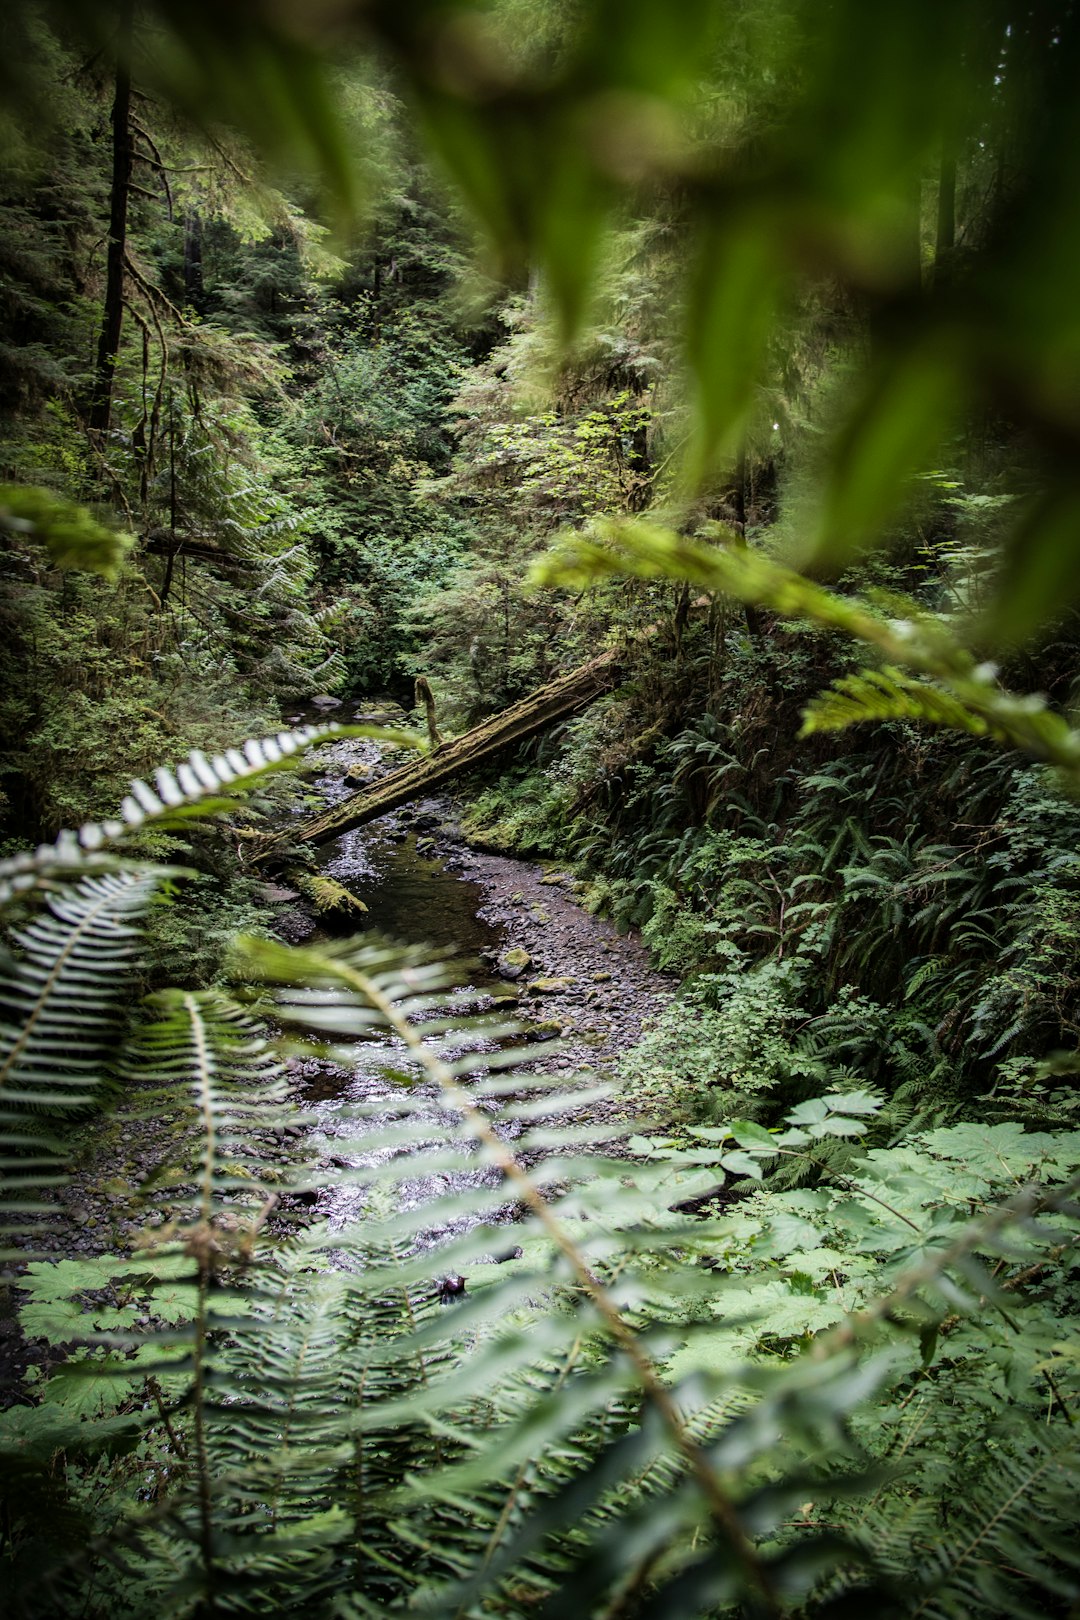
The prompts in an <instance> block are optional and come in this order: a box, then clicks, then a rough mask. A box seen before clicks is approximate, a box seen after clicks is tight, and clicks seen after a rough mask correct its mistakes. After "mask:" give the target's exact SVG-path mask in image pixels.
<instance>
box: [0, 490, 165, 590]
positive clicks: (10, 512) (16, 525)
mask: <svg viewBox="0 0 1080 1620" xmlns="http://www.w3.org/2000/svg"><path fill="white" fill-rule="evenodd" d="M0 529H6V530H7V531H8V533H9V534H11V535H12V536H14V537H15V538H16V539H25V540H32V541H34V542H36V543H37V544H40V545H44V546H45V547H46V549H47V550H48V553H49V560H50V561H51V562H52V564H53V566H54V567H55V568H65V569H72V570H77V571H80V570H81V571H82V572H84V573H91V574H103V575H104V576H105V578H106V579H114V578H115V577H116V574H117V572H118V571H119V569H120V566H121V564H122V563H123V561H124V558H125V557H126V556H127V554H128V552H129V551H130V550H131V547H132V546H133V545H134V543H135V539H134V536H133V535H130V534H120V533H118V532H117V531H116V530H115V529H110V528H109V527H107V525H106V524H104V523H101V522H99V520H98V519H97V518H96V517H94V516H93V514H92V513H91V512H88V511H87V510H86V508H85V507H84V506H76V505H75V504H74V502H72V501H67V500H63V499H62V498H61V497H60V496H58V495H54V494H53V492H52V491H51V490H48V489H38V488H36V487H34V486H32V485H29V484H0Z"/></svg>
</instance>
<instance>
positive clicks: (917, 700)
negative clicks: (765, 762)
mask: <svg viewBox="0 0 1080 1620" xmlns="http://www.w3.org/2000/svg"><path fill="white" fill-rule="evenodd" d="M865 720H878V721H882V720H924V721H927V722H928V723H929V724H930V725H935V726H948V727H950V728H951V729H952V730H953V731H967V732H970V733H972V735H974V736H976V737H985V736H988V735H994V734H995V733H994V729H993V727H992V726H991V724H990V722H989V721H988V720H987V719H986V718H985V717H984V716H983V715H979V714H975V713H973V711H972V710H971V709H969V708H967V707H965V705H964V704H963V703H961V702H960V700H959V698H957V697H954V696H953V694H952V693H951V692H947V691H945V690H944V689H943V688H942V687H939V686H932V685H931V684H930V683H929V681H925V680H917V679H916V678H915V677H914V676H912V675H905V674H904V672H903V670H900V669H897V668H896V667H895V665H891V664H886V665H884V666H883V667H882V668H881V669H863V670H860V671H859V673H858V674H857V675H842V676H840V678H839V679H838V680H835V681H833V683H832V685H831V686H830V687H829V689H828V691H826V692H822V693H821V694H820V695H819V696H818V697H816V698H814V699H813V700H812V702H810V703H808V704H807V706H806V708H805V709H804V710H803V724H802V730H801V731H800V733H799V735H800V737H809V736H812V735H813V733H814V732H817V731H841V730H843V729H844V728H845V727H846V726H853V725H858V724H860V723H861V722H862V721H865Z"/></svg>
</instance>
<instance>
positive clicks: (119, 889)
mask: <svg viewBox="0 0 1080 1620" xmlns="http://www.w3.org/2000/svg"><path fill="white" fill-rule="evenodd" d="M158 882H159V876H158V874H156V873H153V872H149V873H147V872H138V871H134V872H124V871H121V872H109V873H102V874H99V875H97V876H87V877H83V878H82V879H81V880H80V881H79V882H77V883H71V884H64V885H57V886H55V887H54V889H53V890H52V892H50V893H48V894H47V895H46V897H45V905H44V909H43V910H42V911H40V912H39V913H38V914H37V915H36V916H34V917H32V918H31V920H30V921H29V922H28V923H26V924H25V925H24V926H23V927H22V928H20V929H18V930H16V931H15V932H14V934H13V936H12V937H13V944H14V946H15V951H16V953H17V954H14V953H5V960H4V962H3V968H4V972H3V975H2V978H0V1155H2V1156H3V1159H2V1169H3V1182H2V1186H3V1194H2V1197H3V1209H4V1212H5V1214H6V1215H7V1216H9V1217H10V1216H13V1215H19V1216H20V1217H21V1216H23V1215H26V1214H30V1213H33V1212H35V1210H37V1211H38V1212H40V1208H41V1206H39V1205H36V1204H35V1203H33V1202H32V1201H31V1202H27V1201H26V1199H25V1198H24V1197H23V1196H21V1195H22V1194H24V1193H27V1192H30V1193H32V1191H33V1189H34V1188H35V1187H40V1186H42V1185H45V1184H47V1183H55V1182H56V1180H58V1179H59V1176H60V1171H61V1168H62V1164H63V1158H64V1152H65V1149H64V1147H63V1144H62V1142H61V1141H60V1140H59V1139H57V1138H56V1137H53V1136H49V1135H48V1134H47V1129H48V1125H49V1122H50V1121H51V1122H52V1123H53V1125H54V1126H55V1125H56V1124H57V1123H58V1122H59V1121H60V1120H62V1119H64V1118H67V1117H70V1115H71V1113H72V1111H78V1110H85V1109H86V1108H87V1107H89V1106H90V1105H91V1104H92V1103H93V1102H94V1100H95V1098H96V1097H97V1096H98V1095H99V1094H100V1091H101V1088H102V1086H103V1083H104V1082H105V1080H106V1078H107V1076H108V1074H109V1072H110V1067H111V1063H112V1059H113V1055H114V1052H115V1049H116V1046H117V1043H118V1040H119V1037H120V1034H121V1032H122V1030H123V1028H124V1024H125V1021H126V1017H127V1011H128V1006H127V1004H128V1000H129V997H130V992H131V983H132V980H133V979H134V977H135V975H136V974H137V972H138V951H139V943H140V940H141V923H142V921H143V918H144V917H145V914H146V910H147V908H148V906H149V904H150V902H151V900H152V898H153V895H154V892H155V890H156V888H157V886H158Z"/></svg>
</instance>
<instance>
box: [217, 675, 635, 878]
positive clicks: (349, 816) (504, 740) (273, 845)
mask: <svg viewBox="0 0 1080 1620" xmlns="http://www.w3.org/2000/svg"><path fill="white" fill-rule="evenodd" d="M624 657H625V654H624V653H622V652H614V651H612V652H606V653H601V654H600V655H599V657H597V658H593V659H590V661H589V662H588V663H587V664H581V665H580V666H579V667H578V668H577V669H572V670H570V671H568V673H567V674H565V675H560V676H559V678H558V679H557V680H554V681H552V682H550V684H549V685H547V686H542V687H541V688H540V689H539V691H537V692H533V693H531V694H530V695H529V696H528V697H527V698H522V700H521V702H520V703H515V704H514V705H513V707H512V708H509V709H504V710H503V712H502V713H501V714H497V715H494V716H493V717H492V718H491V719H490V720H485V721H484V722H483V724H481V725H479V726H474V727H473V729H472V730H471V731H466V732H465V733H464V735H463V736H461V737H455V738H454V739H453V741H451V742H448V743H443V745H442V746H441V747H440V748H437V749H436V750H435V752H434V753H432V754H425V755H423V756H422V757H421V758H419V759H416V760H413V761H412V762H411V763H410V764H408V765H402V766H401V767H400V769H398V770H396V771H391V773H390V775H389V776H386V777H384V778H383V779H382V781H380V782H376V783H375V785H374V786H373V787H371V788H368V789H364V790H363V791H361V792H359V793H354V794H352V795H351V797H349V798H348V799H343V800H342V802H341V803H340V804H335V805H333V806H332V807H331V808H330V809H329V810H322V811H320V812H319V813H318V814H317V815H313V816H303V817H301V818H300V819H299V820H297V821H293V822H290V823H289V825H288V826H287V827H282V828H281V829H279V830H278V831H277V832H275V833H273V834H270V835H268V836H267V837H265V838H262V839H253V840H252V842H251V843H250V844H249V845H248V849H247V854H248V858H249V859H250V860H252V861H253V862H255V863H256V864H258V865H262V864H264V863H266V862H269V861H273V860H274V859H275V858H280V857H281V856H283V855H284V854H285V853H286V852H287V851H289V850H291V849H295V847H296V845H297V844H326V843H329V841H330V840H331V839H332V838H338V837H340V836H341V834H342V833H345V832H351V831H352V829H353V828H354V827H363V826H365V825H366V824H367V823H368V822H369V821H376V820H377V819H378V818H379V816H385V815H387V814H388V813H389V811H391V810H397V809H398V808H399V807H400V806H401V805H403V804H408V802H409V800H410V799H418V798H422V797H423V796H424V795H425V794H427V793H433V792H435V790H436V789H437V788H441V787H443V786H444V785H445V784H446V783H447V782H449V781H451V780H452V779H453V778H454V777H455V776H460V775H462V774H463V773H464V772H465V771H471V770H475V769H476V767H477V766H478V765H483V764H486V762H487V761H488V760H489V759H493V758H494V757H495V755H496V754H499V753H501V752H502V750H503V749H504V748H510V747H512V746H513V744H515V743H520V742H524V741H525V739H526V738H527V737H532V736H534V735H535V734H536V733H537V732H538V731H543V730H544V728H545V727H546V726H550V725H552V724H553V723H554V722H555V721H556V720H564V719H567V718H568V717H569V716H570V715H572V714H576V713H577V712H578V710H579V709H585V708H588V706H589V704H590V703H592V702H594V701H595V700H596V698H598V697H602V696H603V694H604V693H605V692H610V691H611V690H612V689H613V688H614V687H615V686H617V685H618V684H619V681H620V680H621V678H622V672H623V667H624V666H623V660H624Z"/></svg>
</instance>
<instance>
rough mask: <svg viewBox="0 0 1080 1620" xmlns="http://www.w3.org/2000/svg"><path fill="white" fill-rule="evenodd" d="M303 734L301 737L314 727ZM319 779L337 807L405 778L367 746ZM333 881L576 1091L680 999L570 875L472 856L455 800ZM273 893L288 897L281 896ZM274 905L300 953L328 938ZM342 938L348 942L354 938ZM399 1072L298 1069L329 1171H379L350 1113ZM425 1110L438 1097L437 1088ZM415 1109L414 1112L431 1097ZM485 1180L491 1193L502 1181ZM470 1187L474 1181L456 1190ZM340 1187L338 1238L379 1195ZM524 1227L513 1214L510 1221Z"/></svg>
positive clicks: (428, 812)
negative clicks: (425, 954) (453, 976)
mask: <svg viewBox="0 0 1080 1620" xmlns="http://www.w3.org/2000/svg"><path fill="white" fill-rule="evenodd" d="M289 718H290V721H291V722H293V723H296V722H297V721H303V720H306V719H307V718H309V716H308V715H307V714H306V713H304V714H298V715H290V717H289ZM355 718H356V719H357V720H360V721H364V722H373V723H386V721H387V720H388V719H390V720H392V721H394V722H395V723H400V721H401V720H402V719H403V716H400V715H395V714H389V713H388V712H387V711H386V709H385V708H382V709H379V710H376V711H375V712H374V713H373V712H372V711H371V709H369V708H362V709H360V710H359V711H358V712H357V714H356V716H355ZM320 763H321V764H322V765H323V766H324V771H323V774H321V775H319V776H318V777H316V778H315V780H314V782H313V784H312V790H313V792H314V794H316V795H317V796H318V797H319V799H320V800H321V801H322V802H323V803H325V804H335V803H338V802H340V801H341V799H343V798H344V797H346V796H347V795H348V794H349V793H351V792H355V791H356V787H357V783H358V779H360V780H372V779H373V778H375V777H377V776H379V775H382V774H385V772H386V770H387V769H388V768H391V767H390V766H389V765H388V762H387V760H386V759H385V757H384V755H383V752H382V750H381V748H380V745H379V744H377V743H374V742H371V741H369V740H367V739H356V738H344V739H342V740H341V741H339V742H336V743H332V744H331V745H330V746H329V747H327V748H324V749H323V750H322V751H321V753H320ZM321 870H322V871H323V872H324V873H325V875H326V876H328V877H331V878H334V879H335V880H336V881H337V882H339V883H341V884H343V885H344V886H345V887H346V888H347V889H349V891H350V892H351V893H353V894H354V895H356V897H357V898H358V899H360V900H362V901H363V903H364V905H365V906H366V908H367V910H366V915H365V916H364V919H363V920H364V924H365V928H366V929H370V930H374V931H376V932H378V933H380V934H382V935H385V936H386V937H388V938H390V939H394V940H400V941H402V942H404V943H405V944H410V945H419V944H424V945H430V946H433V947H434V948H435V950H436V951H438V952H441V953H445V955H446V957H447V958H448V959H451V960H454V961H456V962H459V963H460V964H461V967H462V970H463V976H462V987H463V988H464V989H467V990H468V991H475V1001H472V1002H470V1003H469V1010H470V1011H471V1010H492V1011H495V1012H497V1013H505V1014H506V1015H507V1016H508V1018H509V1020H510V1021H512V1022H514V1023H515V1024H517V1025H519V1026H520V1027H521V1029H522V1031H523V1038H524V1039H525V1041H527V1042H530V1041H536V1042H538V1043H539V1042H544V1043H550V1042H552V1041H557V1042H558V1047H557V1048H556V1050H555V1052H554V1054H552V1053H551V1048H550V1045H548V1046H547V1050H546V1051H545V1054H544V1056H543V1057H542V1058H541V1059H540V1060H539V1061H538V1063H537V1065H536V1067H537V1068H540V1069H543V1070H546V1071H555V1072H565V1074H566V1078H567V1081H568V1082H571V1081H572V1080H576V1079H577V1077H579V1076H581V1077H583V1078H586V1079H593V1080H595V1079H598V1078H605V1077H606V1076H607V1075H608V1074H609V1073H611V1072H612V1071H613V1070H614V1067H615V1065H616V1063H617V1060H618V1057H619V1054H620V1053H621V1052H623V1051H625V1050H626V1049H627V1048H628V1047H630V1046H632V1045H633V1044H634V1042H635V1041H636V1040H637V1039H638V1037H639V1036H640V1034H641V1031H642V1026H643V1024H644V1023H645V1021H646V1020H647V1019H649V1018H650V1017H652V1016H654V1015H655V1014H656V1013H657V1012H659V1010H660V1009H661V1007H662V1006H663V1005H664V1004H665V1002H666V1001H667V1000H668V999H669V998H670V996H671V994H672V993H673V990H674V985H675V981H674V980H673V979H671V978H669V977H667V976H665V975H662V974H659V973H657V972H656V971H655V970H654V969H652V968H651V967H650V965H649V961H648V956H647V952H646V951H645V948H644V947H643V946H642V944H641V943H640V941H639V940H638V939H636V938H634V937H632V936H620V935H619V934H618V933H617V932H616V930H615V929H614V928H613V927H612V926H611V924H609V923H607V922H604V921H602V920H600V919H599V918H597V917H594V916H592V915H590V914H589V913H588V912H587V911H585V910H584V909H583V907H582V906H581V905H579V904H578V903H577V902H576V900H575V899H574V898H573V880H572V878H571V877H570V876H569V875H568V874H567V873H566V872H565V871H563V870H561V869H560V868H558V867H551V868H550V869H549V870H545V869H544V868H543V867H542V866H538V865H535V864H532V863H529V862H525V861H520V860H516V859H512V858H509V857H507V856H503V855H498V854H494V853H490V852H487V851H483V850H478V849H475V848H470V847H469V846H468V845H467V844H466V842H465V840H464V839H463V837H462V834H461V832H460V829H459V827H458V824H457V821H456V819H455V816H454V808H453V805H452V804H451V802H450V801H449V800H447V799H442V798H440V799H429V800H424V801H421V802H419V803H417V804H415V805H410V806H406V807H404V808H403V809H401V810H399V811H396V812H394V813H392V814H390V815H387V816H385V817H383V818H382V819H381V820H380V821H379V822H377V823H375V824H373V825H370V826H367V827H363V828H358V829H355V830H353V831H351V832H348V833H345V834H344V835H343V836H342V837H340V838H339V839H337V840H335V841H334V843H332V844H331V845H329V846H328V849H327V851H326V852H324V853H323V856H322V859H321ZM267 892H268V894H274V893H275V892H276V893H278V894H281V893H283V892H288V891H280V890H275V888H274V886H270V887H269V888H268V891H267ZM274 904H275V910H276V911H277V923H276V927H277V929H278V931H279V932H280V933H281V934H282V935H283V936H284V937H286V938H288V939H290V940H291V941H294V942H296V941H298V940H302V939H303V940H309V939H310V940H315V939H317V938H318V937H319V934H320V932H321V926H322V925H321V923H320V919H319V918H318V917H317V914H316V913H314V911H313V910H312V909H311V908H308V907H307V906H306V905H305V904H304V903H303V902H302V901H299V899H298V897H295V896H294V897H293V898H291V899H289V900H282V899H278V900H277V901H276V902H274ZM350 926H351V925H350ZM337 931H338V932H342V931H344V925H339V927H338V930H337ZM394 1056H395V1052H394V1043H392V1042H385V1041H384V1042H380V1043H379V1044H378V1045H377V1046H372V1045H371V1044H369V1043H367V1042H357V1044H356V1061H355V1063H354V1064H353V1065H352V1067H351V1068H345V1067H342V1066H340V1065H337V1064H334V1063H330V1062H327V1061H324V1060H323V1059H320V1058H314V1057H312V1058H301V1059H292V1060H291V1062H290V1069H291V1071H292V1073H293V1076H294V1078H295V1081H296V1089H297V1101H298V1102H299V1104H300V1105H301V1107H302V1108H304V1109H305V1110H306V1111H307V1112H308V1113H309V1114H310V1113H312V1112H313V1113H314V1114H315V1116H316V1119H317V1124H316V1126H315V1131H314V1142H313V1144H312V1145H313V1146H314V1147H315V1149H316V1152H317V1153H318V1155H319V1157H320V1160H321V1162H322V1163H323V1164H325V1165H326V1166H327V1167H330V1166H333V1167H336V1168H343V1167H344V1166H346V1165H347V1166H349V1167H350V1168H353V1167H358V1166H361V1165H362V1164H363V1163H364V1162H365V1159H364V1155H363V1153H362V1152H361V1151H358V1147H357V1142H356V1136H357V1129H358V1124H357V1120H356V1118H355V1116H354V1114H353V1113H352V1111H351V1110H350V1108H349V1106H348V1105H349V1104H357V1103H360V1104H370V1103H372V1102H375V1101H377V1100H379V1099H381V1098H385V1097H387V1096H388V1095H390V1094H391V1092H392V1088H393V1082H392V1081H391V1080H388V1079H387V1078H386V1077H385V1074H384V1069H385V1066H386V1063H387V1061H388V1060H389V1061H391V1062H392V1061H393V1059H394ZM419 1094H420V1095H421V1096H423V1095H424V1088H423V1087H421V1088H420V1091H419ZM412 1096H413V1099H414V1104H415V1099H416V1096H417V1092H415V1091H414V1092H413V1093H412ZM426 1106H427V1104H426V1103H425V1104H422V1107H424V1108H426ZM607 1107H608V1108H612V1109H615V1110H618V1109H619V1107H620V1105H619V1103H618V1101H617V1100H613V1101H612V1102H611V1103H609V1104H607ZM414 1117H415V1116H414ZM430 1117H431V1123H432V1135H433V1139H437V1137H438V1134H439V1130H440V1129H441V1128H442V1123H443V1119H444V1116H442V1114H441V1110H440V1104H439V1099H438V1096H437V1095H436V1094H435V1093H434V1092H432V1093H431V1096H430ZM346 1139H347V1140H346ZM473 1174H474V1176H475V1179H477V1180H479V1179H481V1178H482V1177H483V1176H484V1175H487V1176H489V1177H493V1176H494V1174H495V1173H494V1172H490V1171H489V1172H481V1171H477V1172H475V1173H473ZM468 1179H469V1178H468V1177H467V1176H465V1175H464V1173H463V1174H462V1175H460V1176H455V1177H454V1178H453V1183H452V1184H453V1185H454V1186H458V1185H461V1184H463V1183H464V1182H465V1181H466V1180H468ZM328 1180H330V1181H332V1182H333V1183H334V1184H333V1185H332V1186H330V1187H328V1188H327V1189H326V1190H325V1191H323V1192H322V1193H320V1195H319V1199H318V1213H319V1214H320V1215H321V1216H323V1217H324V1218H326V1219H327V1220H328V1221H329V1223H330V1225H331V1228H333V1227H335V1226H342V1225H345V1224H348V1223H351V1222H353V1221H355V1220H356V1219H357V1218H359V1217H362V1215H363V1210H364V1201H365V1198H366V1196H367V1194H366V1191H365V1189H364V1188H363V1187H362V1186H359V1185H357V1184H355V1183H348V1182H346V1183H345V1184H342V1183H341V1181H340V1179H339V1178H328ZM450 1185H451V1183H450V1181H449V1180H448V1178H446V1177H440V1178H438V1179H437V1180H433V1179H432V1178H430V1177H426V1176H418V1177H417V1178H416V1179H415V1181H408V1182H405V1183H403V1184H402V1185H401V1186H400V1187H399V1189H398V1197H399V1199H400V1201H401V1204H402V1207H403V1208H405V1209H411V1208H415V1207H417V1206H420V1205H422V1204H424V1203H426V1202H429V1201H430V1200H431V1199H433V1198H434V1197H436V1196H437V1195H438V1194H440V1193H444V1192H445V1191H447V1190H448V1187H449V1186H450ZM512 1214H513V1208H512V1206H510V1205H508V1206H507V1208H506V1210H505V1212H504V1215H505V1218H507V1219H510V1218H512ZM467 1224H469V1223H468V1222H467V1221H462V1222H461V1225H462V1226H464V1225H467ZM458 1229H459V1228H458V1227H457V1226H445V1225H444V1226H438V1227H432V1228H430V1229H427V1230H425V1231H424V1232H423V1233H422V1235H421V1242H423V1243H425V1244H426V1245H434V1244H437V1243H438V1242H439V1241H441V1240H442V1239H444V1238H446V1237H449V1236H451V1235H453V1234H454V1233H455V1232H456V1231H457V1230H458Z"/></svg>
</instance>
